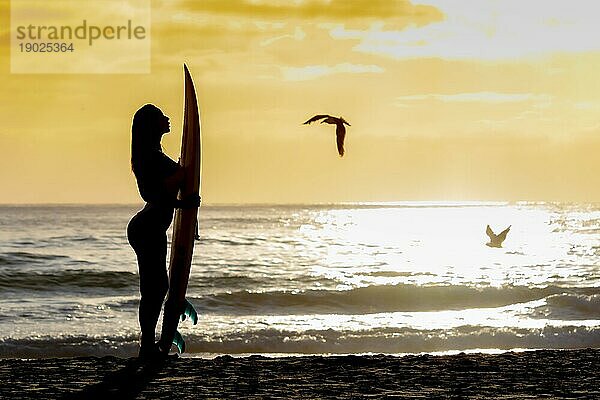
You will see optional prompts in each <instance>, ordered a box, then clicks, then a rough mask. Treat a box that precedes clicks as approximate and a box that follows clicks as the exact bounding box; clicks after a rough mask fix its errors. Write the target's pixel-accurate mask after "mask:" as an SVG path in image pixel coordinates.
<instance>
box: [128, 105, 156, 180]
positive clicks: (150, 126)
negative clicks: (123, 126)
mask: <svg viewBox="0 0 600 400" xmlns="http://www.w3.org/2000/svg"><path fill="white" fill-rule="evenodd" d="M162 116H163V113H162V111H161V110H160V109H159V108H158V107H156V106H155V105H153V104H146V105H144V106H143V107H142V108H140V109H139V110H137V111H136V113H135V115H134V116H133V123H132V125H131V170H132V171H133V173H134V174H135V175H136V176H138V173H139V172H140V170H141V166H142V165H143V163H144V159H145V158H147V157H148V156H149V155H151V154H152V153H153V152H156V151H158V152H161V151H162V148H161V147H160V138H161V135H160V133H159V132H158V129H159V122H160V117H162Z"/></svg>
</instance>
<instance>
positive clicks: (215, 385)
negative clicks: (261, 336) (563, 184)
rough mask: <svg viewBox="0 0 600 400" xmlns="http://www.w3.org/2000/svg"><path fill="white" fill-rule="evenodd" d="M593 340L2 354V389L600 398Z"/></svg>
mask: <svg viewBox="0 0 600 400" xmlns="http://www.w3.org/2000/svg"><path fill="white" fill-rule="evenodd" d="M599 367H600V350H597V349H584V350H551V351H550V350H540V351H530V352H519V353H514V352H508V353H503V354H497V355H490V354H464V353H461V354H458V355H450V356H432V355H418V356H405V357H394V356H388V355H373V356H352V355H350V356H331V357H320V356H318V357H315V356H310V357H308V356H307V357H286V358H267V357H262V356H250V357H243V358H234V357H231V356H221V357H217V358H214V359H212V360H207V359H199V358H179V359H171V360H168V361H166V362H165V363H163V364H161V365H151V366H148V365H147V366H142V365H140V364H138V363H137V362H135V359H123V358H116V357H103V358H95V357H85V358H56V359H30V360H17V359H5V360H2V361H0V382H1V383H0V398H6V399H10V398H19V399H56V398H71V399H90V398H114V399H116V398H131V399H161V398H178V399H197V398H203V399H204V398H206V399H211V398H212V399H219V398H256V399H259V398H281V399H284V398H338V399H350V398H383V397H387V398H389V397H392V398H440V397H442V398H463V397H465V398H502V399H508V398H519V399H531V398H589V399H592V398H599V397H600V383H599V381H598V371H599Z"/></svg>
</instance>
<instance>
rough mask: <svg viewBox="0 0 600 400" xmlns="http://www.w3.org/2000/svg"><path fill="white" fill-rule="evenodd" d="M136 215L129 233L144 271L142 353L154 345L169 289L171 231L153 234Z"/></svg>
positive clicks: (141, 273) (142, 287) (141, 306)
mask: <svg viewBox="0 0 600 400" xmlns="http://www.w3.org/2000/svg"><path fill="white" fill-rule="evenodd" d="M134 220H135V217H134V219H132V221H131V222H130V223H129V226H128V227H127V237H128V239H129V243H130V244H131V247H133V249H134V250H135V253H136V255H137V259H138V270H139V274H140V295H141V299H140V306H139V322H140V329H141V331H142V336H141V340H140V353H142V352H144V351H151V350H152V349H153V348H154V336H155V331H156V324H157V322H158V317H159V315H160V310H161V307H162V304H163V301H164V299H165V296H166V294H167V291H168V289H169V278H168V276H167V270H166V258H167V235H166V234H163V235H158V236H157V235H156V234H154V235H149V232H148V230H147V229H146V228H145V227H144V226H143V224H136V223H135V221H134Z"/></svg>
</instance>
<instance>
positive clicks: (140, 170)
mask: <svg viewBox="0 0 600 400" xmlns="http://www.w3.org/2000/svg"><path fill="white" fill-rule="evenodd" d="M169 131H170V124H169V118H168V117H166V116H165V115H164V114H163V113H162V111H161V110H160V109H159V108H158V107H156V106H154V105H152V104H146V105H144V106H143V107H142V108H140V109H139V110H138V111H137V112H136V113H135V115H134V117H133V124H132V127H131V169H132V170H133V174H134V175H135V178H136V181H137V186H138V190H139V192H140V196H141V197H142V199H143V200H144V201H145V202H146V204H145V205H144V208H143V209H141V210H140V211H139V212H138V213H137V214H135V216H133V218H131V220H130V221H129V224H128V225H127V239H128V240H129V244H130V245H131V247H132V248H133V250H134V251H135V254H136V255H137V261H138V269H139V274H140V295H141V299H140V307H139V322H140V329H141V331H142V332H141V338H140V350H139V357H140V358H154V357H160V356H166V354H167V353H168V351H169V349H170V346H169V348H166V349H165V348H160V347H159V345H158V344H155V342H154V335H155V331H156V324H157V322H158V317H159V315H160V310H161V308H162V304H163V301H164V299H165V295H166V294H167V291H168V289H169V278H168V275H167V270H166V261H167V260H166V258H167V229H169V226H170V225H171V222H172V220H173V214H174V210H175V208H190V207H197V206H198V205H199V204H200V197H199V196H192V197H190V198H186V199H183V200H178V199H177V192H178V190H179V187H180V185H181V182H182V180H183V176H184V173H185V170H184V168H183V167H181V166H180V165H179V164H178V163H176V162H175V161H173V160H172V159H170V158H169V157H168V156H167V155H166V154H164V153H163V152H162V147H161V145H160V141H161V139H162V136H163V135H164V134H165V133H168V132H169ZM165 347H166V346H165Z"/></svg>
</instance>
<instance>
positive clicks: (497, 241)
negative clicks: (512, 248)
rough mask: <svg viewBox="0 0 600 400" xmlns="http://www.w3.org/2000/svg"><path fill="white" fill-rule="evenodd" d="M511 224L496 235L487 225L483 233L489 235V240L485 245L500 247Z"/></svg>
mask: <svg viewBox="0 0 600 400" xmlns="http://www.w3.org/2000/svg"><path fill="white" fill-rule="evenodd" d="M511 226H512V225H509V226H508V228H506V229H505V230H503V231H502V232H500V233H499V234H498V235H496V234H495V233H494V231H492V228H490V226H489V225H488V226H487V229H486V230H485V233H486V234H487V235H488V236H489V237H490V242H489V243H486V244H485V245H486V246H489V247H502V242H504V240H505V239H506V235H508V231H510V227H511Z"/></svg>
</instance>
